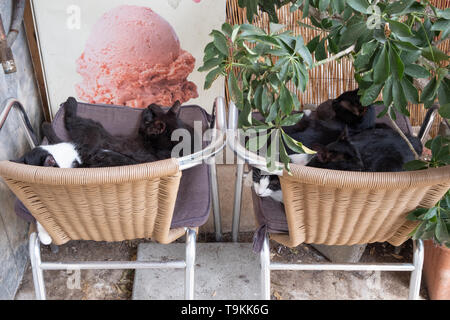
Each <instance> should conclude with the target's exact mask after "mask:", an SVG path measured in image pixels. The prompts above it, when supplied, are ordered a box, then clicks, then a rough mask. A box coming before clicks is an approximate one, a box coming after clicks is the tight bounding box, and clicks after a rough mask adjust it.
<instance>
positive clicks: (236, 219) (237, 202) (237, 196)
mask: <svg viewBox="0 0 450 320" xmlns="http://www.w3.org/2000/svg"><path fill="white" fill-rule="evenodd" d="M243 178H244V163H238V165H237V173H236V186H235V189H234V208H233V226H232V230H231V234H232V240H233V242H238V237H239V225H240V219H241V205H242V184H243V183H244V181H243Z"/></svg>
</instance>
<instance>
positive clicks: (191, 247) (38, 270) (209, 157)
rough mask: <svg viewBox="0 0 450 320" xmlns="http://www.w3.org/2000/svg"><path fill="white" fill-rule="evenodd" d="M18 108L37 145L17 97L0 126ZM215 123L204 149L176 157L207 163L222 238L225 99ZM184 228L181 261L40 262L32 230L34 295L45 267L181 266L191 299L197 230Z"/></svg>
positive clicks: (186, 163)
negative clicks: (219, 165) (220, 162)
mask: <svg viewBox="0 0 450 320" xmlns="http://www.w3.org/2000/svg"><path fill="white" fill-rule="evenodd" d="M14 108H15V109H18V110H19V111H21V118H20V119H21V124H22V125H23V127H24V131H25V134H26V138H27V141H28V143H29V144H30V147H31V148H34V147H35V146H36V141H35V139H34V138H33V137H34V132H33V131H32V128H29V127H28V126H27V122H28V124H29V121H28V117H27V115H26V112H25V110H24V108H23V106H22V104H21V103H20V101H18V100H17V99H9V100H7V101H6V103H5V108H4V109H3V111H2V112H1V114H0V130H1V129H2V127H3V125H4V123H5V122H6V120H7V119H8V115H9V114H10V111H11V110H12V109H14ZM214 113H215V123H214V129H215V130H213V132H212V137H211V143H210V144H209V145H208V146H207V147H206V148H204V149H203V150H201V151H199V152H197V153H194V154H192V155H189V156H186V157H183V158H179V159H177V160H178V163H179V168H180V170H181V171H183V170H187V169H189V168H193V167H195V166H198V165H200V164H202V163H203V161H205V162H206V163H207V164H208V166H209V167H210V178H211V179H210V182H211V198H212V206H213V213H214V226H215V234H216V239H217V241H220V239H221V238H222V224H221V217H220V203H219V193H218V182H217V169H216V162H215V156H216V155H217V154H218V153H219V152H220V151H222V150H223V148H224V147H225V145H226V140H225V130H226V128H227V124H226V110H225V99H224V98H223V97H218V98H217V99H216V101H215V103H214ZM185 229H186V255H185V260H184V261H164V262H150V261H148V262H147V261H145V262H144V261H115V262H114V261H107V262H106V261H87V262H43V261H42V259H41V243H40V240H39V236H38V234H37V233H36V232H33V233H31V235H30V241H29V253H30V260H31V266H32V273H33V281H34V288H35V293H36V299H38V300H45V299H46V291H45V281H44V273H43V272H44V271H46V270H97V269H106V270H109V269H115V270H128V269H184V270H185V291H184V297H185V299H186V300H193V299H194V288H195V286H194V269H195V252H196V235H197V233H196V230H195V229H193V228H185Z"/></svg>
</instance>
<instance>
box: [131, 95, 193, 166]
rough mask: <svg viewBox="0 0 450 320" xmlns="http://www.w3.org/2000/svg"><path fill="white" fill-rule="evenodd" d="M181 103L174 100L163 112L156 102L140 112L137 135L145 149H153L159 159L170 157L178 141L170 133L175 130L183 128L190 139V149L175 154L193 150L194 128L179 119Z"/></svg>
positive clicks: (188, 152) (187, 152) (185, 153)
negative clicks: (169, 107) (170, 106)
mask: <svg viewBox="0 0 450 320" xmlns="http://www.w3.org/2000/svg"><path fill="white" fill-rule="evenodd" d="M180 111H181V104H180V102H178V101H177V102H176V103H175V104H174V105H173V107H172V108H171V109H170V110H169V111H168V112H165V111H164V110H163V109H162V108H161V107H160V106H158V105H156V104H152V105H150V106H149V107H148V108H147V109H146V110H144V111H143V113H142V120H141V124H140V127H139V136H140V138H141V139H142V142H143V145H144V146H145V148H146V149H147V150H153V152H154V153H155V154H156V155H157V157H158V158H159V159H168V158H170V157H171V152H172V150H173V148H174V147H175V146H176V145H177V144H179V143H180V142H179V141H172V135H173V133H174V131H175V130H179V129H184V130H186V133H187V134H188V136H189V138H190V141H183V142H182V143H188V144H189V145H190V150H188V151H186V150H183V152H184V153H183V154H181V155H177V156H187V155H188V154H191V153H193V152H194V139H195V136H194V129H193V128H192V127H191V126H189V125H187V124H186V123H184V122H183V121H181V119H180Z"/></svg>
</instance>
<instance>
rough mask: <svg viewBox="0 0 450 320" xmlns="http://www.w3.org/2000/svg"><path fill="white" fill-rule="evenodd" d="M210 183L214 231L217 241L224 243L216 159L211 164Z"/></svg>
mask: <svg viewBox="0 0 450 320" xmlns="http://www.w3.org/2000/svg"><path fill="white" fill-rule="evenodd" d="M209 168H210V170H209V172H210V181H211V198H212V203H213V213H214V230H215V233H216V241H217V242H220V241H222V221H221V217H220V199H219V184H218V182H217V166H216V161H215V159H214V158H212V159H211V160H210V163H209Z"/></svg>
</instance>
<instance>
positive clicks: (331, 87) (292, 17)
mask: <svg viewBox="0 0 450 320" xmlns="http://www.w3.org/2000/svg"><path fill="white" fill-rule="evenodd" d="M431 2H432V3H433V5H435V6H436V7H438V8H441V9H443V8H447V7H449V5H450V0H432V1H431ZM289 8H290V5H286V6H284V7H282V8H280V9H278V17H279V21H280V22H279V23H281V24H284V25H286V26H288V28H289V29H290V30H292V31H293V32H294V34H296V35H298V34H301V35H302V36H303V38H304V39H305V43H308V42H309V41H310V40H311V39H313V38H314V37H316V36H317V35H319V34H320V32H319V31H316V30H312V29H309V28H306V27H302V26H300V25H299V24H298V23H297V22H298V21H300V20H301V17H302V13H301V11H296V12H293V13H291V12H290V11H289ZM227 22H228V23H230V24H231V25H234V24H241V23H247V18H246V10H245V9H242V8H240V7H239V5H238V0H227ZM303 22H305V23H308V24H309V23H310V21H309V19H305V21H303ZM253 24H254V25H256V26H258V27H260V28H262V29H264V30H266V31H270V30H269V18H268V15H267V14H266V13H264V12H262V11H260V13H259V16H258V17H257V18H256V19H255V21H254V22H253ZM439 48H440V49H441V50H442V51H443V52H446V53H448V52H450V40H448V39H447V40H446V41H444V42H443V43H441V44H440V46H439ZM353 75H354V69H353V66H352V62H351V61H350V59H348V58H344V59H341V61H333V62H330V63H328V64H326V65H322V66H319V67H317V68H315V69H313V70H311V71H310V81H309V83H308V86H307V88H306V91H305V92H304V93H301V92H299V91H297V90H296V89H295V88H294V86H293V85H292V84H290V86H289V87H290V89H291V90H292V91H293V92H296V93H297V95H298V97H299V100H300V103H301V104H302V105H304V104H320V103H322V102H324V101H326V100H328V99H333V98H335V97H337V96H339V95H340V94H342V93H343V92H345V91H348V90H353V89H355V88H356V87H357V83H356V81H355V79H354V77H353ZM226 92H227V97H229V95H228V88H226ZM408 109H409V111H410V113H411V117H410V119H411V124H412V125H413V126H420V125H421V124H422V122H423V120H424V118H425V114H426V110H425V108H424V106H423V105H416V104H410V105H409V106H408ZM440 122H441V118H440V117H438V119H436V121H435V122H434V124H433V128H432V130H431V132H430V134H431V135H432V136H435V135H437V133H438V131H439V124H440Z"/></svg>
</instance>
